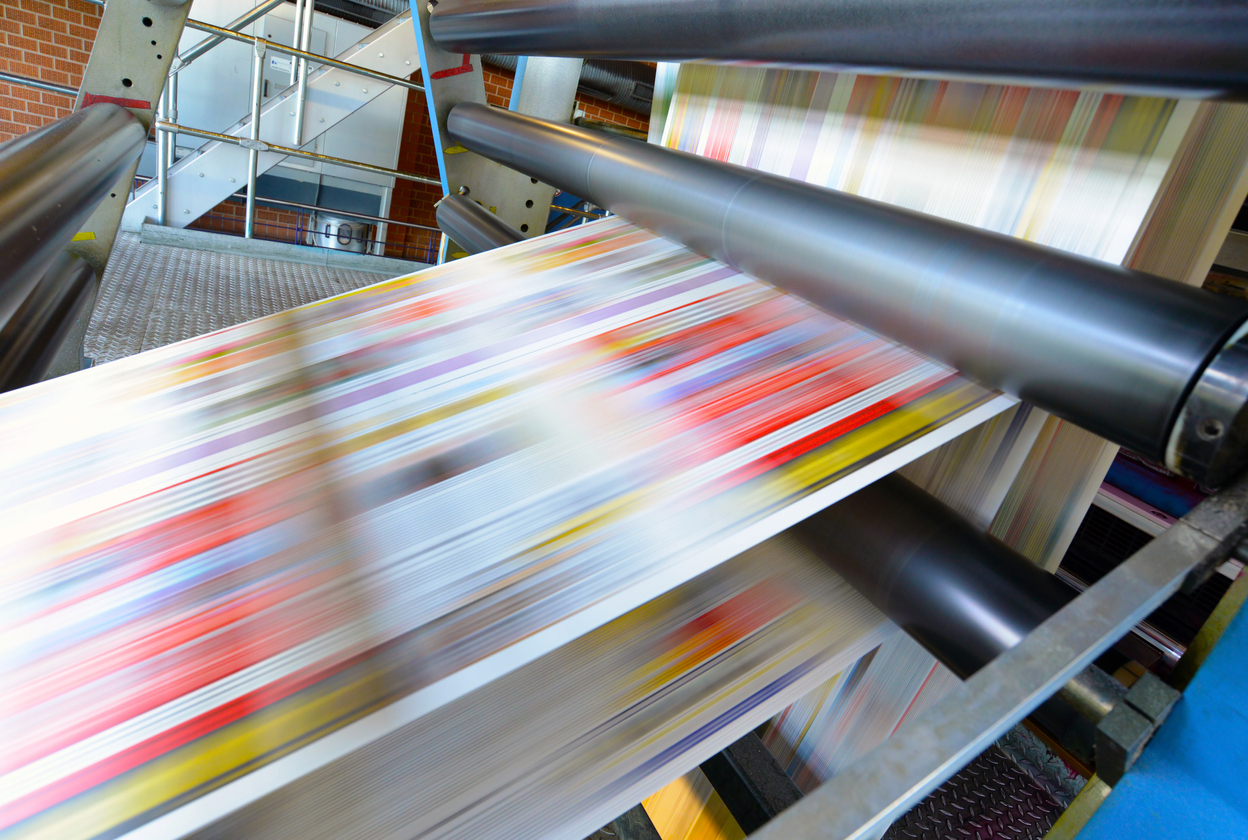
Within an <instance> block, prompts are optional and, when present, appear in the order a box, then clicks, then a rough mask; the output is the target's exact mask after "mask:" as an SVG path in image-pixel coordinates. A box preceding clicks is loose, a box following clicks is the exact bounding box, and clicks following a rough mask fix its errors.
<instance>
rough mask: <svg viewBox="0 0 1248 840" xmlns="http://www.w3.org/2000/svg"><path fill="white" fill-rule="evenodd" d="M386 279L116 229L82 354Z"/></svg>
mask: <svg viewBox="0 0 1248 840" xmlns="http://www.w3.org/2000/svg"><path fill="white" fill-rule="evenodd" d="M384 279H386V278H385V276H384V275H381V274H376V273H373V272H368V271H352V270H350V269H341V268H327V267H325V266H315V265H299V264H296V263H288V262H281V261H278V260H269V259H262V258H259V257H244V256H238V255H235V254H219V253H214V252H211V251H195V250H190V249H187V248H171V247H168V246H164V245H146V244H143V243H142V242H140V241H139V237H138V235H136V234H133V233H120V234H118V236H117V244H116V246H115V247H114V248H113V253H112V256H111V258H110V259H109V262H108V268H107V269H105V271H104V278H103V280H102V281H101V283H100V293H99V297H98V298H97V300H96V304H95V312H94V314H93V315H92V316H91V324H90V326H89V327H88V328H87V335H86V340H85V342H84V346H83V351H84V354H85V355H86V356H87V357H88V358H90V359H92V360H94V362H95V364H102V363H104V362H111V361H113V360H114V359H120V358H122V357H123V356H130V355H133V354H134V353H138V352H141V351H143V350H150V349H152V348H153V347H161V346H163V345H165V344H172V343H173V342H175V341H181V340H183V339H187V338H192V337H194V336H197V335H200V334H202V333H206V332H211V331H213V330H219V329H222V328H223V327H229V326H232V325H234V324H238V323H242V322H243V321H250V320H251V319H253V318H259V317H261V316H262V315H271V314H272V313H274V312H281V311H282V310H285V309H290V308H292V307H295V306H299V305H301V304H304V303H310V302H312V301H314V300H321V299H322V298H327V297H331V296H333V295H336V294H340V293H342V292H347V291H350V290H352V289H358V288H360V287H361V286H368V285H370V284H372V283H378V282H380V281H382V280H384Z"/></svg>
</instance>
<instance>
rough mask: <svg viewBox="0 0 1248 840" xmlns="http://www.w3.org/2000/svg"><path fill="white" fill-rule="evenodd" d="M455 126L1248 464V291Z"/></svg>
mask: <svg viewBox="0 0 1248 840" xmlns="http://www.w3.org/2000/svg"><path fill="white" fill-rule="evenodd" d="M447 127H448V131H449V133H450V135H451V137H452V138H453V139H454V140H455V141H456V142H458V143H460V144H462V145H463V146H465V147H466V148H468V149H471V150H472V151H475V152H478V153H480V154H483V155H485V156H486V157H489V158H492V159H494V160H496V161H498V162H499V163H502V164H504V165H506V166H510V167H512V168H514V169H518V170H520V171H521V172H524V173H526V174H528V175H530V176H532V177H534V178H538V179H540V180H542V181H544V182H546V183H548V184H551V185H553V186H556V187H559V188H561V189H563V190H565V191H567V192H570V193H571V194H573V195H575V196H577V197H579V198H583V199H587V200H589V201H591V202H593V203H594V204H597V205H598V206H600V207H605V208H607V209H609V210H611V211H613V212H615V213H618V214H619V215H621V216H623V217H624V218H626V219H628V220H630V221H632V222H634V223H636V224H639V225H642V226H643V227H646V228H649V229H650V230H653V231H656V232H657V233H660V234H662V235H663V236H666V237H668V238H670V239H674V240H676V241H677V242H680V243H682V244H684V245H686V246H688V247H689V248H692V249H693V250H695V251H697V252H699V253H702V254H706V255H708V256H711V257H714V258H716V259H718V260H721V261H722V262H724V263H727V264H728V265H731V266H735V267H736V268H738V269H740V270H742V271H744V272H746V273H749V274H752V275H753V276H755V277H758V278H760V279H763V280H766V281H768V282H770V283H774V284H775V285H776V286H779V287H780V288H782V289H785V290H786V291H790V292H793V293H794V294H797V295H799V296H801V297H803V298H805V299H806V300H808V301H810V302H811V303H813V304H814V305H816V306H818V307H820V308H823V309H825V310H827V311H829V312H833V313H835V314H837V315H840V316H841V317H844V318H848V319H850V320H852V321H856V322H858V323H859V324H862V325H863V326H865V327H868V328H870V329H872V330H875V331H876V332H878V333H881V334H882V335H885V336H888V337H889V338H892V339H894V340H896V341H900V342H902V343H903V344H907V345H909V346H911V347H913V348H914V349H916V350H918V351H920V352H922V353H925V354H927V355H928V356H931V357H932V358H935V359H938V360H940V361H942V362H945V363H946V364H948V365H951V366H953V367H955V368H957V369H959V370H961V371H963V372H964V373H966V374H967V375H968V376H970V377H972V378H974V379H977V380H978V381H980V382H982V383H984V384H985V385H988V386H990V387H994V388H1000V389H1001V390H1003V391H1006V392H1007V393H1010V394H1014V395H1015V396H1018V397H1020V398H1021V399H1024V400H1027V401H1028V402H1030V403H1033V404H1034V405H1037V406H1039V407H1041V408H1044V409H1046V410H1048V411H1050V412H1052V413H1054V414H1056V415H1058V416H1059V417H1063V418H1065V419H1067V420H1070V421H1072V422H1074V423H1076V424H1078V425H1080V426H1082V427H1084V428H1085V429H1088V430H1089V431H1092V432H1095V433H1096V434H1098V435H1101V436H1102V437H1105V438H1108V439H1109V440H1111V441H1114V442H1115V443H1119V444H1121V445H1123V446H1125V447H1127V448H1128V449H1131V450H1134V451H1135V452H1138V453H1140V454H1142V455H1144V456H1145V457H1148V458H1151V459H1152V460H1155V461H1165V462H1166V463H1167V464H1168V465H1169V466H1170V467H1171V468H1172V469H1176V470H1180V471H1182V472H1184V473H1186V474H1187V475H1189V476H1191V477H1193V478H1196V479H1197V480H1199V481H1203V482H1205V483H1206V484H1210V485H1215V486H1216V485H1218V484H1220V483H1222V482H1224V481H1225V480H1227V479H1229V478H1230V477H1232V476H1233V475H1235V474H1236V473H1237V472H1238V471H1239V470H1240V469H1241V468H1242V466H1243V464H1244V461H1245V459H1246V457H1248V452H1246V448H1248V433H1246V431H1245V429H1246V427H1248V412H1246V411H1245V406H1248V366H1246V365H1244V364H1243V363H1242V362H1243V361H1244V359H1248V352H1244V351H1243V349H1242V348H1239V349H1237V346H1238V345H1236V343H1235V342H1237V341H1240V340H1241V339H1242V338H1243V336H1242V335H1241V334H1240V333H1239V332H1237V331H1238V330H1239V328H1240V327H1241V326H1242V325H1243V324H1244V322H1245V319H1246V318H1248V303H1246V302H1244V301H1236V300H1232V299H1230V298H1227V297H1225V296H1221V295H1215V294H1213V293H1212V292H1208V291H1204V290H1202V289H1197V288H1193V287H1191V286H1185V285H1183V284H1181V283H1175V282H1172V281H1170V280H1165V279H1163V278H1160V277H1155V276H1153V275H1150V274H1144V273H1142V272H1138V271H1131V270H1130V269H1126V268H1122V267H1121V266H1115V265H1109V264H1107V263H1103V262H1098V261H1096V260H1091V259H1087V258H1084V257H1079V256H1076V255H1074V254H1070V253H1067V252H1064V251H1059V250H1057V249H1055V248H1047V247H1044V246H1041V245H1036V244H1034V243H1030V242H1026V241H1024V240H1022V239H1015V238H1013V237H1009V236H1004V235H1001V234H997V233H992V232H990V231H985V230H981V229H979V228H974V227H971V226H969V225H962V224H957V223H954V222H950V221H946V220H944V219H940V218H936V217H934V216H928V215H925V214H922V213H916V212H912V211H909V210H903V209H901V208H898V207H894V206H891V205H888V204H884V203H882V202H878V201H871V200H869V199H865V198H860V197H858V196H854V195H850V194H847V193H843V192H838V191H835V190H829V189H825V188H823V187H817V186H814V185H812V184H806V183H803V182H801V181H795V180H792V179H789V178H781V177H779V176H776V175H769V174H766V173H762V172H758V171H756V170H752V169H747V168H744V167H740V166H733V165H731V164H727V163H722V162H720V161H715V160H708V159H706V158H701V157H697V156H695V155H690V154H685V153H683V152H678V151H673V150H671V149H665V148H662V147H659V146H655V145H651V144H646V143H639V142H636V141H633V140H628V139H624V138H620V137H613V136H610V135H606V134H602V133H600V132H592V131H585V130H583V129H578V128H574V127H572V126H568V125H561V124H557V123H551V122H546V121H543V120H538V119H534V118H532V117H526V116H523V115H520V114H515V113H512V112H510V111H504V110H501V109H498V108H489V107H487V106H484V105H475V104H462V105H458V106H456V107H455V108H454V109H453V110H452V111H451V113H450V116H449V118H448V121H447ZM454 186H455V185H452V187H454ZM1189 397H1192V398H1193V399H1189ZM1189 406H1190V407H1191V409H1192V410H1186V411H1185V408H1188V407H1189ZM1180 415H1182V422H1179V421H1180Z"/></svg>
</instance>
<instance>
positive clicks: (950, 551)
mask: <svg viewBox="0 0 1248 840" xmlns="http://www.w3.org/2000/svg"><path fill="white" fill-rule="evenodd" d="M790 533H792V534H795V535H796V536H797V537H798V538H799V539H801V540H802V542H803V543H805V544H806V545H807V546H808V547H809V548H810V549H811V550H812V551H813V552H814V553H815V554H817V555H818V556H819V557H821V558H822V559H823V560H824V561H825V562H827V564H828V565H829V566H831V567H832V569H833V570H834V571H835V572H836V573H837V574H839V575H840V576H841V577H843V578H845V580H847V581H848V582H849V583H850V584H851V585H852V586H853V587H854V588H855V589H857V590H858V591H859V592H861V593H862V594H863V595H864V596H866V598H867V600H868V601H870V602H871V603H872V604H874V605H875V607H876V608H877V609H879V610H880V612H882V613H884V614H885V615H886V616H888V617H889V618H890V619H892V621H893V623H895V624H897V625H898V626H899V627H901V628H902V629H903V630H905V631H906V632H907V633H908V634H909V635H910V636H912V637H913V638H914V639H915V640H916V641H918V642H919V643H920V644H921V645H923V646H924V647H925V648H927V650H928V651H930V652H931V654H932V655H933V656H935V657H936V658H937V659H939V660H940V661H941V662H943V663H944V664H945V666H946V667H948V668H949V669H950V670H951V671H953V672H954V673H955V674H957V675H958V676H960V677H962V678H966V677H969V676H970V675H971V674H973V673H975V672H976V671H978V670H979V669H980V668H982V667H983V666H984V665H986V664H988V663H989V662H991V661H992V660H993V659H994V658H995V657H996V656H997V655H998V654H1001V653H1003V652H1005V651H1006V650H1009V649H1010V648H1011V647H1013V646H1014V645H1016V644H1018V642H1019V641H1021V640H1022V638H1023V637H1024V636H1026V635H1027V634H1028V633H1030V632H1031V631H1032V630H1033V629H1035V628H1036V627H1037V626H1039V625H1040V624H1041V623H1042V622H1043V621H1044V620H1045V619H1047V618H1048V617H1049V616H1051V615H1052V614H1053V613H1054V612H1056V611H1057V610H1059V609H1061V608H1062V607H1063V606H1065V605H1066V603H1067V602H1068V601H1070V600H1071V599H1072V598H1074V597H1075V594H1076V593H1075V592H1074V591H1073V590H1072V589H1070V588H1069V587H1067V586H1065V585H1064V584H1063V583H1062V582H1061V581H1059V580H1058V579H1057V578H1056V577H1054V576H1053V575H1051V574H1049V573H1048V572H1045V571H1044V570H1043V569H1041V568H1040V567H1039V566H1037V565H1035V564H1034V563H1032V562H1031V561H1029V560H1028V559H1027V558H1025V557H1023V556H1022V555H1021V554H1018V553H1017V552H1015V551H1013V550H1012V549H1010V548H1008V547H1007V546H1005V545H1003V544H1001V543H1000V542H998V541H997V540H994V539H993V538H992V537H989V536H987V535H985V534H983V533H981V532H980V531H979V530H978V529H976V528H975V526H974V525H972V524H971V523H969V522H967V521H966V520H965V519H963V518H962V517H961V516H959V515H958V514H957V513H956V512H955V511H953V510H952V509H951V508H948V507H946V506H945V505H943V504H941V503H940V502H939V501H937V500H936V499H935V498H933V497H932V496H931V495H929V494H927V493H925V492H923V491H922V490H920V489H919V488H918V487H915V486H914V485H913V484H911V483H910V482H909V481H906V480H905V479H904V478H901V477H900V476H897V475H890V476H888V477H886V478H883V479H881V480H880V481H877V482H875V483H874V484H872V485H870V486H869V487H866V488H864V489H862V490H859V491H858V492H857V493H855V494H854V495H852V496H850V497H848V498H846V499H844V500H842V501H840V502H837V503H836V504H835V505H833V506H832V507H830V508H827V509H826V510H824V511H822V512H821V513H818V514H816V515H814V516H812V517H810V518H809V519H807V520H805V521H804V522H802V523H800V524H799V525H797V526H796V527H795V528H794V529H792V531H791V532H790Z"/></svg>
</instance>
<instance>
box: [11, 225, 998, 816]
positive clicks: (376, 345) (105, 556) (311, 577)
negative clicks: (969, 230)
mask: <svg viewBox="0 0 1248 840" xmlns="http://www.w3.org/2000/svg"><path fill="white" fill-rule="evenodd" d="M1011 404H1012V401H1011V400H1009V399H1006V398H1003V397H999V396H998V395H996V394H994V393H991V392H989V391H986V390H985V389H983V388H981V387H979V386H977V385H974V384H972V383H969V382H967V381H966V380H964V379H962V378H961V377H959V376H958V375H956V374H955V373H953V372H952V371H950V370H949V369H947V368H945V367H944V366H942V365H939V364H936V363H933V362H931V361H929V360H927V359H924V358H922V357H920V356H918V355H916V354H914V353H913V352H911V351H909V350H907V349H905V348H903V347H900V346H898V345H896V344H893V343H891V342H888V341H884V340H882V339H880V338H878V337H876V336H873V335H871V334H869V333H867V332H865V331H863V330H861V329H860V328H858V327H856V326H854V325H852V324H849V323H845V322H842V321H838V320H836V319H834V318H831V317H829V316H826V315H824V314H821V313H819V312H816V311H814V310H813V309H811V308H810V307H808V306H806V305H805V304H803V303H801V302H800V301H797V300H795V299H793V298H790V297H788V296H786V295H783V294H780V293H778V292H776V291H775V290H774V289H771V288H770V287H768V286H766V285H764V284H761V283H758V282H756V281H754V280H751V279H750V278H747V277H744V276H742V275H741V274H739V273H737V272H736V271H735V270H733V269H730V268H727V267H725V266H723V265H721V264H719V263H716V262H714V261H711V260H707V259H704V258H701V257H698V256H696V255H694V254H692V253H690V252H688V251H686V250H685V249H683V248H681V247H678V246H676V245H673V244H671V243H669V242H667V241H665V240H662V239H660V238H657V237H655V236H653V235H651V234H649V233H646V232H644V231H641V230H638V229H636V228H633V227H632V226H630V225H628V224H627V223H625V222H623V221H620V220H618V219H613V220H608V221H604V222H600V223H596V224H594V225H589V226H584V227H577V228H575V229H574V230H571V231H568V232H566V233H561V234H557V235H552V236H548V237H543V238H541V239H538V240H533V241H530V242H526V243H521V244H518V245H516V246H513V247H510V248H507V249H503V250H501V251H497V252H493V253H489V254H484V255H481V256H478V257H474V258H471V259H466V260H462V261H459V262H456V263H454V264H452V265H448V266H443V267H439V268H436V269H431V270H428V271H425V272H422V273H420V274H417V275H412V276H409V277H403V278H398V279H396V280H392V281H389V282H385V283H381V284H378V285H376V286H372V287H368V288H366V289H362V290H359V291H357V292H353V293H350V294H346V295H342V296H339V297H336V298H332V299H329V300H326V301H322V302H320V303H316V304H312V305H308V306H304V307H300V308H298V309H295V310H291V311H289V312H284V313H281V314H278V315H274V316H271V317H268V318H263V319H260V320H257V321H253V322H249V323H246V324H242V325H239V326H236V327H233V328H230V329H226V330H222V331H220V332H217V333H213V334H209V335H205V336H202V337H199V338H196V339H192V340H190V341H186V342H182V343H180V344H176V345H172V346H169V347H165V348H161V349H158V350H154V351H150V352H147V353H143V354H140V355H138V356H134V357H130V358H128V359H124V360H121V361H118V362H115V363H112V364H108V365H104V366H102V367H99V368H96V369H92V370H88V371H84V372H82V373H79V374H75V375H71V376H68V377H64V378H62V379H58V380H54V381H50V382H46V383H42V384H40V385H37V386H34V387H31V388H28V389H24V390H21V391H17V392H13V393H9V394H5V395H3V396H0V439H3V440H4V441H5V442H6V446H5V447H4V449H3V450H2V451H0V474H3V475H4V476H5V477H6V478H5V483H4V484H3V486H2V487H0V554H2V555H3V556H4V557H5V558H6V563H5V564H4V566H3V567H0V621H2V622H3V624H2V626H0V674H3V677H2V679H3V682H2V683H0V734H2V737H3V742H4V744H5V749H4V751H3V754H2V755H0V837H3V838H6V840H7V838H55V840H76V838H89V837H102V836H109V837H112V836H117V835H120V834H125V833H127V832H137V833H136V834H135V836H166V834H167V832H166V829H169V827H170V826H176V827H177V833H183V832H184V831H188V830H190V829H192V828H196V827H200V826H202V825H206V824H208V823H210V822H211V821H212V820H214V819H216V818H217V817H218V816H220V814H221V813H224V812H225V811H227V810H229V809H230V808H234V807H242V806H244V805H246V804H247V803H248V802H250V801H252V800H253V799H255V798H257V797H259V796H261V795H262V794H264V793H267V792H270V791H274V790H278V789H279V788H281V786H282V785H285V784H287V783H289V782H291V781H293V780H295V779H298V778H300V777H302V776H304V775H306V774H308V773H311V772H312V771H313V770H315V769H316V768H318V767H320V766H321V764H318V762H323V761H329V759H328V758H326V756H329V755H331V754H332V755H336V756H339V757H341V756H342V755H345V754H346V753H347V752H350V751H351V750H355V749H359V748H361V747H362V746H363V745H364V744H367V743H370V742H371V740H374V739H376V738H380V737H382V735H384V734H386V733H389V732H393V731H396V730H398V729H399V728H401V727H403V726H406V725H409V724H412V723H413V721H415V720H417V719H418V718H422V717H423V716H425V715H428V714H430V713H432V712H433V711H434V710H437V709H442V708H451V706H452V705H453V704H455V703H456V702H457V701H459V700H461V698H464V697H466V696H468V695H469V694H470V693H471V692H473V691H474V690H476V689H481V688H482V687H483V686H486V685H487V684H490V683H492V682H494V681H497V680H498V679H500V678H501V677H503V675H505V674H508V673H510V672H513V671H516V670H517V669H522V666H525V665H526V664H527V663H532V662H533V661H534V660H536V659H538V658H539V657H541V656H543V655H545V654H548V653H550V652H552V651H556V650H557V649H559V648H560V647H561V646H562V645H565V644H567V643H568V642H570V641H572V640H574V639H576V638H579V637H581V636H583V635H584V634H586V633H589V632H590V631H592V630H594V629H595V628H597V627H600V626H601V625H603V624H604V623H606V622H609V621H611V620H613V619H615V618H617V617H618V616H621V615H623V614H625V613H626V612H628V611H629V610H632V609H634V608H637V607H639V606H640V605H642V604H644V603H646V602H647V601H650V600H651V599H653V598H655V597H658V596H660V595H662V594H663V593H665V592H667V591H669V590H671V589H673V588H674V587H676V586H679V585H681V584H682V583H684V582H686V581H688V580H690V579H692V578H694V577H695V576H697V575H699V574H702V573H704V572H707V571H708V570H710V569H712V568H714V567H715V566H717V565H718V564H720V563H722V562H724V561H726V560H727V559H729V558H731V557H733V556H735V555H737V554H739V553H740V552H741V551H742V550H744V549H746V548H749V547H750V546H752V545H755V544H757V543H759V542H760V541H761V540H763V539H766V538H767V537H770V536H771V535H773V534H775V533H777V532H779V531H780V530H782V529H783V528H785V527H787V526H788V525H789V524H791V523H793V522H795V521H797V520H799V519H801V518H803V517H804V516H805V515H808V514H809V513H810V512H812V511H813V510H816V509H818V508H819V507H822V506H824V505H826V504H829V503H831V502H833V501H835V500H836V499H837V498H840V497H842V496H844V495H845V494H847V493H849V492H852V491H853V490H854V489H856V488H857V487H860V486H862V485H863V484H865V483H867V482H869V481H871V480H873V479H874V478H876V477H878V476H880V475H882V474H884V473H887V472H889V471H891V470H893V469H895V468H896V467H897V466H900V465H901V464H904V463H905V462H907V461H908V460H910V459H913V458H914V457H917V456H918V455H921V454H922V453H923V452H926V451H928V450H930V449H931V448H933V447H935V446H937V445H939V444H940V443H943V442H945V441H947V440H949V439H951V438H952V437H954V436H956V435H957V434H959V433H961V432H962V431H965V430H966V429H967V428H970V427H973V426H974V425H976V424H978V423H980V422H982V421H983V420H984V419H986V418H988V417H991V416H993V415H994V414H996V413H998V412H1000V411H1002V410H1003V409H1005V408H1007V407H1008V406H1009V405H1011ZM657 655H658V654H656V656H657ZM760 667H761V666H760ZM655 685H656V690H657V686H658V683H656V684H655ZM413 698H415V699H413ZM639 702H640V698H639ZM355 722H358V723H359V724H360V726H361V727H363V729H358V730H357V729H351V728H350V726H351V724H353V723H355ZM340 732H352V733H357V734H355V735H350V736H349V737H348V736H342V737H343V738H346V740H345V741H344V740H342V738H340V739H339V740H336V741H333V743H334V744H335V745H336V746H334V747H333V749H331V748H330V747H328V746H326V744H327V743H329V742H328V741H327V740H326V738H327V736H328V735H330V734H331V733H340ZM361 733H362V734H361ZM353 739H354V740H353ZM334 750H340V751H342V752H340V753H335V752H334ZM317 756H320V758H317ZM681 769H684V768H681ZM656 784H657V783H656ZM266 785H267V787H266ZM643 793H644V791H641V790H640V789H639V790H638V791H637V793H636V796H637V799H639V798H640V797H641V795H642V794H643ZM210 794H212V795H213V796H214V797H215V798H205V797H208V795H210ZM633 801H634V802H635V801H636V799H634V800H633ZM206 803H207V804H206ZM222 803H227V804H222ZM627 804H628V803H625V807H626V806H627ZM609 816H610V815H608V816H607V818H609ZM162 817H168V818H169V819H170V820H172V822H160V823H155V822H153V820H157V819H159V818H162ZM145 826H148V828H145ZM145 831H146V832H147V833H144V832H145ZM304 836H306V835H304Z"/></svg>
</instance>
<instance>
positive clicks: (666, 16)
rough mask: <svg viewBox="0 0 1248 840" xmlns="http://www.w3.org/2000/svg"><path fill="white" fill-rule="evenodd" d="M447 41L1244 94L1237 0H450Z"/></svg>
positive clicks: (1246, 70)
mask: <svg viewBox="0 0 1248 840" xmlns="http://www.w3.org/2000/svg"><path fill="white" fill-rule="evenodd" d="M429 30H430V33H431V35H432V36H433V39H434V41H436V42H437V44H438V46H440V47H441V48H442V49H444V50H448V51H450V52H456V53H500V54H512V55H572V56H579V57H583V58H587V59H593V58H629V59H642V60H651V61H699V60H706V61H750V62H758V63H764V64H781V65H790V66H791V65H795V64H796V65H806V66H815V67H823V68H830V69H840V70H857V71H863V72H874V73H888V74H903V75H917V76H936V77H940V78H949V77H954V78H969V79H976V80H981V81H1022V82H1023V83H1026V84H1036V83H1050V84H1058V85H1063V86H1070V85H1097V86H1109V87H1112V88H1114V89H1118V90H1122V91H1127V92H1141V91H1148V92H1152V93H1160V94H1169V95H1175V94H1187V95H1195V96H1203V97H1208V98H1228V99H1240V100H1243V99H1246V98H1248V51H1246V50H1244V44H1248V6H1246V5H1245V4H1243V3H1237V2H1226V0H1175V2H1167V3H1158V2H1151V0H1048V2H1043V3H1021V2H1018V0H925V2H914V0H766V2H758V0H459V2H456V3H453V4H452V3H443V4H440V5H438V6H437V7H436V8H434V10H433V13H432V15H431V17H430V24H429Z"/></svg>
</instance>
